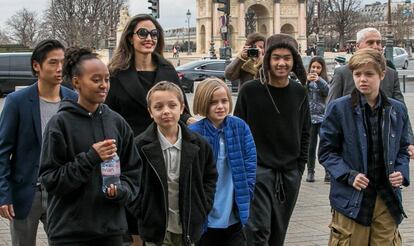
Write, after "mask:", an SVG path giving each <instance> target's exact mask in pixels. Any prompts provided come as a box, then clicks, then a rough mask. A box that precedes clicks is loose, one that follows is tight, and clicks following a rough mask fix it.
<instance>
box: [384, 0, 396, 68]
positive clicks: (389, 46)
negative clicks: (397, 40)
mask: <svg viewBox="0 0 414 246" xmlns="http://www.w3.org/2000/svg"><path fill="white" fill-rule="evenodd" d="M387 7H388V11H387V22H388V23H387V27H388V30H387V36H386V37H387V40H386V41H385V58H387V60H389V61H391V62H393V53H394V48H393V46H394V40H393V38H394V37H393V35H392V30H391V28H392V26H391V0H388V6H387Z"/></svg>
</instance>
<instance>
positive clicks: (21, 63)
mask: <svg viewBox="0 0 414 246" xmlns="http://www.w3.org/2000/svg"><path fill="white" fill-rule="evenodd" d="M10 71H31V68H30V57H29V56H11V57H10Z"/></svg>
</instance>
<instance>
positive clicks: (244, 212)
mask: <svg viewBox="0 0 414 246" xmlns="http://www.w3.org/2000/svg"><path fill="white" fill-rule="evenodd" d="M231 108H232V100H231V94H230V91H229V89H228V88H227V86H226V84H225V83H224V82H223V81H221V80H219V79H206V80H205V81H203V82H202V83H201V84H200V85H199V86H198V87H197V90H196V93H195V96H194V107H193V109H194V113H195V114H199V115H201V116H204V117H206V118H204V119H203V120H201V121H198V122H196V123H195V124H193V125H190V126H189V128H190V129H191V130H193V131H195V132H197V133H199V134H201V135H202V136H203V137H204V138H206V139H207V141H208V142H209V143H210V144H211V146H212V147H213V151H214V155H215V160H216V165H217V171H218V174H219V177H218V180H217V185H216V189H217V190H216V194H215V197H214V204H213V209H212V210H211V212H210V214H209V216H208V229H207V231H206V233H205V234H204V235H203V236H202V238H201V240H200V242H199V244H198V245H200V246H204V245H215V246H220V245H230V246H232V245H235V246H236V245H237V246H239V245H246V241H245V236H244V235H243V230H242V228H243V226H244V225H245V224H246V223H247V219H248V217H249V208H250V201H251V200H252V198H253V191H254V185H255V180H256V146H255V144H254V140H253V137H252V134H251V132H250V128H249V127H248V125H247V124H246V123H245V122H244V121H243V120H241V119H239V118H237V117H235V116H230V115H228V114H229V112H230V110H231ZM234 205H236V206H234Z"/></svg>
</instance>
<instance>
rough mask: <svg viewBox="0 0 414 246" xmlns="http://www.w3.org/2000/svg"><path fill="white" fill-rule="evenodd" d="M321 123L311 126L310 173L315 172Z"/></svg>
mask: <svg viewBox="0 0 414 246" xmlns="http://www.w3.org/2000/svg"><path fill="white" fill-rule="evenodd" d="M319 128H321V123H317V124H311V127H310V131H309V152H308V173H309V172H312V173H313V172H315V159H316V146H318V135H319Z"/></svg>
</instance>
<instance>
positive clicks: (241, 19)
mask: <svg viewBox="0 0 414 246" xmlns="http://www.w3.org/2000/svg"><path fill="white" fill-rule="evenodd" d="M196 3H197V8H196V9H197V11H198V13H197V27H196V30H197V53H201V54H207V53H209V48H210V42H211V40H213V41H214V43H215V47H216V50H217V48H218V47H221V46H223V41H222V38H221V33H220V30H222V28H221V26H222V25H223V19H222V18H221V16H222V15H223V12H220V11H218V10H217V8H219V7H220V5H219V4H218V3H216V1H215V0H196ZM229 20H230V21H229V27H228V31H229V44H230V45H231V47H232V49H233V52H238V51H239V50H240V49H241V47H243V45H244V42H245V39H246V36H247V34H249V33H252V32H260V33H262V34H264V35H266V36H269V35H272V34H276V33H287V34H290V35H292V36H293V37H295V38H296V39H297V40H298V42H299V45H300V48H301V49H302V50H304V49H306V0H230V19H229Z"/></svg>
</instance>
